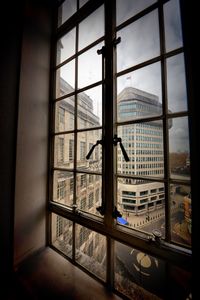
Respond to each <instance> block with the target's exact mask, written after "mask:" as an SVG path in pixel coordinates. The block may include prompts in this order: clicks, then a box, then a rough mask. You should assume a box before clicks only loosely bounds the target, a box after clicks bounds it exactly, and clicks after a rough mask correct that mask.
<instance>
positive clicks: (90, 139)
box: [77, 130, 102, 172]
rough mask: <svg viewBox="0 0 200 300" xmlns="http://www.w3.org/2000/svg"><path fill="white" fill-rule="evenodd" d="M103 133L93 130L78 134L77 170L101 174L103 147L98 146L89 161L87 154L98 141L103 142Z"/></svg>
mask: <svg viewBox="0 0 200 300" xmlns="http://www.w3.org/2000/svg"><path fill="white" fill-rule="evenodd" d="M101 138H102V131H101V130H92V131H84V132H80V133H78V138H77V168H78V169H81V170H84V171H86V170H87V171H96V172H101V169H102V146H101V145H97V146H96V147H95V148H94V150H93V152H92V154H91V155H90V157H89V159H86V156H87V154H88V153H89V151H90V149H91V148H92V146H93V145H94V144H96V142H97V140H101Z"/></svg>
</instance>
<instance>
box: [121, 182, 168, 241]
mask: <svg viewBox="0 0 200 300" xmlns="http://www.w3.org/2000/svg"><path fill="white" fill-rule="evenodd" d="M164 204H165V190H164V184H163V183H161V182H151V181H147V180H137V179H131V178H118V188H117V206H118V210H119V211H120V213H121V214H122V218H118V219H117V222H118V224H120V225H126V226H129V227H132V228H134V229H140V230H142V231H145V232H149V233H152V232H153V230H155V229H156V230H159V232H160V233H161V234H162V238H164V237H165V207H164Z"/></svg>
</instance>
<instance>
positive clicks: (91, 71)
mask: <svg viewBox="0 0 200 300" xmlns="http://www.w3.org/2000/svg"><path fill="white" fill-rule="evenodd" d="M74 2H75V1H72V0H68V3H67V4H65V10H64V13H65V14H66V12H67V13H68V14H69V12H70V9H71V11H72V12H73V11H74V9H75V8H74ZM82 2H87V1H82ZM154 2H156V1H155V0H144V1H142V0H134V1H132V0H117V24H120V23H122V22H124V21H125V20H126V19H128V18H129V17H131V16H133V15H134V14H136V13H138V12H139V11H141V10H142V9H144V8H146V7H147V6H149V5H151V4H153V3H154ZM67 5H68V6H67ZM164 18H165V19H164V21H165V40H166V50H167V51H171V50H174V49H176V48H179V47H181V46H182V35H181V23H180V15H179V5H178V0H171V1H169V2H168V3H166V4H165V5H164ZM63 19H64V18H63ZM65 19H66V16H65ZM103 35H104V8H103V6H102V7H100V8H98V9H97V10H96V11H95V12H94V13H93V14H91V15H90V16H89V17H88V18H87V19H86V20H85V21H83V22H81V23H80V26H79V47H78V48H79V50H81V49H82V48H84V47H85V46H87V45H89V44H90V43H92V42H93V41H95V40H96V39H98V38H99V37H101V36H103ZM117 36H120V37H121V43H120V44H118V45H117V72H119V71H122V70H125V69H127V68H129V67H132V66H134V65H137V64H138V63H142V62H144V61H146V60H148V59H151V58H153V57H156V56H158V55H159V54H160V41H159V27H158V12H157V10H154V11H152V12H151V13H149V14H148V15H146V16H144V17H143V18H141V19H139V20H137V21H136V22H134V23H132V24H130V25H128V26H126V27H125V28H123V29H122V30H120V31H119V32H118V33H117ZM61 42H62V44H63V48H62V50H61V61H63V60H65V59H67V58H68V57H70V56H72V55H73V54H74V53H75V29H73V30H71V31H70V32H69V33H68V34H67V35H66V36H65V37H63V38H62V39H61ZM69 45H70V47H69ZM102 46H103V43H100V44H99V45H97V46H96V47H94V48H92V49H90V50H88V51H87V52H86V53H84V54H83V55H81V56H79V58H78V68H79V73H78V87H79V88H82V87H84V86H87V85H89V84H92V83H94V82H96V81H98V80H101V78H102V61H101V60H102V56H101V55H97V49H101V47H102ZM74 70H75V64H74V61H73V62H71V63H69V64H67V65H66V66H64V67H62V68H61V77H63V78H64V80H66V81H67V82H68V83H69V84H71V85H72V86H73V87H74V78H75V72H74ZM126 86H132V87H135V88H138V89H141V90H144V91H146V92H149V93H152V94H155V95H157V96H158V98H159V102H160V103H161V102H162V98H161V95H162V90H161V66H160V63H159V62H158V63H154V64H152V65H149V66H147V67H144V68H141V69H139V70H137V71H135V72H131V73H127V74H126V75H124V76H121V77H119V78H118V80H117V92H118V93H119V92H120V91H121V90H123V88H124V87H126ZM167 86H168V90H167V93H168V105H169V106H168V107H169V110H171V111H172V112H178V111H185V110H187V95H186V88H185V76H184V57H183V54H179V55H177V56H174V57H171V58H169V59H167ZM99 91H100V89H99V88H96V89H93V90H90V91H88V95H89V96H90V97H91V98H92V99H93V100H94V109H95V111H94V113H96V114H97V113H101V108H100V106H101V96H102V95H101V93H100V92H99ZM86 93H87V92H86ZM170 141H171V142H170V150H171V151H178V150H180V151H188V128H187V120H185V119H184V121H181V120H180V119H177V120H175V121H174V122H173V127H172V128H171V129H170Z"/></svg>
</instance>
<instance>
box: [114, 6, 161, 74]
mask: <svg viewBox="0 0 200 300" xmlns="http://www.w3.org/2000/svg"><path fill="white" fill-rule="evenodd" d="M117 36H118V37H121V43H119V44H118V45H117V71H118V72H119V71H121V70H124V69H126V68H129V67H132V66H134V65H137V64H139V63H142V62H144V61H146V60H148V59H151V58H153V57H155V56H158V55H159V54H160V44H159V43H160V42H159V26H158V13H157V10H155V11H153V12H151V13H149V14H147V15H145V16H144V17H142V18H140V19H139V20H137V21H135V22H134V23H132V24H130V25H128V26H127V27H125V28H123V29H122V30H120V31H119V32H118V34H117Z"/></svg>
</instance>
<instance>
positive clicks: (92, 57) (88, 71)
mask: <svg viewBox="0 0 200 300" xmlns="http://www.w3.org/2000/svg"><path fill="white" fill-rule="evenodd" d="M102 46H103V43H100V44H98V45H97V46H95V47H93V48H91V49H90V50H88V51H86V52H85V53H83V54H82V55H80V56H79V58H78V87H79V88H82V87H85V86H87V85H90V84H92V83H95V82H97V81H100V80H102V55H98V54H97V50H98V49H101V48H102Z"/></svg>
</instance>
